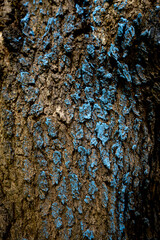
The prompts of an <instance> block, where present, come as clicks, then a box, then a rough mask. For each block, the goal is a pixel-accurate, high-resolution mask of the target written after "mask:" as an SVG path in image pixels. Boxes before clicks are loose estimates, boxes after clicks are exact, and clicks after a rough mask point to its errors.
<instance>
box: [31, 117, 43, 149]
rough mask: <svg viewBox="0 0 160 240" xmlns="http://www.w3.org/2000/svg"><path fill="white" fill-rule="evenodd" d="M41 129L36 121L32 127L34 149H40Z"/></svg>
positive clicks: (39, 123) (41, 141)
mask: <svg viewBox="0 0 160 240" xmlns="http://www.w3.org/2000/svg"><path fill="white" fill-rule="evenodd" d="M42 133H43V131H42V128H41V122H40V121H38V122H37V123H35V124H34V125H33V140H34V142H35V147H36V148H40V149H41V148H42V146H43V144H44V141H43V137H42Z"/></svg>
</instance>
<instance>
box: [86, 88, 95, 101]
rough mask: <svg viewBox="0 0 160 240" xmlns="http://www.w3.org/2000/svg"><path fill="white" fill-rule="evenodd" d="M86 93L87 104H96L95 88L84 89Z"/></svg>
mask: <svg viewBox="0 0 160 240" xmlns="http://www.w3.org/2000/svg"><path fill="white" fill-rule="evenodd" d="M84 92H85V95H86V100H87V102H90V103H92V102H94V91H93V88H91V87H86V88H85V89H84Z"/></svg>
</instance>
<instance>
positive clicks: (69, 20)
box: [63, 15, 75, 34]
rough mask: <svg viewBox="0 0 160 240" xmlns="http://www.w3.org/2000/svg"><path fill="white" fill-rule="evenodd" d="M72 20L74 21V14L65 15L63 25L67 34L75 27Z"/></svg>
mask: <svg viewBox="0 0 160 240" xmlns="http://www.w3.org/2000/svg"><path fill="white" fill-rule="evenodd" d="M74 22H75V16H74V15H68V16H65V23H64V26H63V32H64V34H69V33H71V32H72V31H73V30H74V28H75V24H74Z"/></svg>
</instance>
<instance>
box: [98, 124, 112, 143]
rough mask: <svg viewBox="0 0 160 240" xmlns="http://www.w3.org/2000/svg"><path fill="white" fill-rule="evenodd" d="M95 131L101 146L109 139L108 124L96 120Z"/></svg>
mask: <svg viewBox="0 0 160 240" xmlns="http://www.w3.org/2000/svg"><path fill="white" fill-rule="evenodd" d="M95 131H96V133H97V138H98V139H100V140H101V142H102V144H103V146H105V144H106V143H107V142H108V140H109V125H107V124H106V123H102V122H98V123H97V124H96V128H95Z"/></svg>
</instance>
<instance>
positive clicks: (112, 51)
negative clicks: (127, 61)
mask: <svg viewBox="0 0 160 240" xmlns="http://www.w3.org/2000/svg"><path fill="white" fill-rule="evenodd" d="M107 54H108V56H109V57H111V58H113V59H115V60H116V61H117V60H118V58H119V49H118V48H117V47H116V46H115V45H114V44H113V43H112V44H111V46H110V49H109V51H108V53H107Z"/></svg>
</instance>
